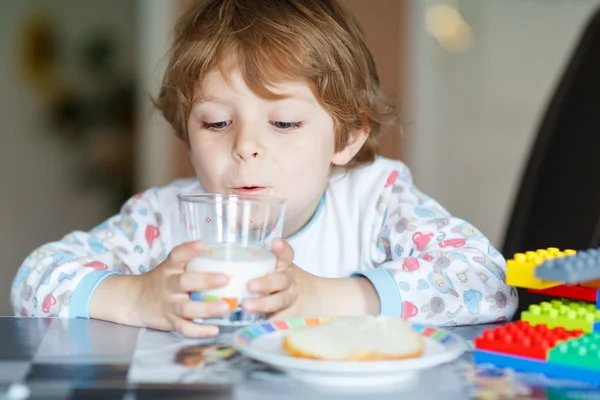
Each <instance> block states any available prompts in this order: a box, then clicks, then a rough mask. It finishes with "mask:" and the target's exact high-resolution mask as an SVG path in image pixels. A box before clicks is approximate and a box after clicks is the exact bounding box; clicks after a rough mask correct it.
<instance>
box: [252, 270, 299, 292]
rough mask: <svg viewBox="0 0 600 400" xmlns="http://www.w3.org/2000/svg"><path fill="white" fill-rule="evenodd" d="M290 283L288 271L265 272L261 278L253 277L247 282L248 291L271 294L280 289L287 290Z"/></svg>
mask: <svg viewBox="0 0 600 400" xmlns="http://www.w3.org/2000/svg"><path fill="white" fill-rule="evenodd" d="M291 285H292V276H291V272H290V271H280V272H274V273H272V274H267V275H265V276H263V277H262V278H257V279H253V280H251V281H250V282H248V291H250V293H254V294H263V295H266V294H271V293H274V292H279V291H282V290H287V289H288V288H289V287H290V286H291Z"/></svg>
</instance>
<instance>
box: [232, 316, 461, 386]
mask: <svg viewBox="0 0 600 400" xmlns="http://www.w3.org/2000/svg"><path fill="white" fill-rule="evenodd" d="M332 319H333V318H310V319H305V318H291V319H286V320H282V321H268V322H263V323H259V324H255V325H250V326H248V327H246V328H243V329H240V330H238V331H237V332H236V333H235V334H234V335H233V347H235V348H236V349H237V350H238V351H239V352H240V353H242V354H244V355H246V356H248V357H250V358H253V359H255V360H258V361H261V362H263V363H266V364H269V365H271V366H273V367H275V368H277V369H280V370H282V371H284V372H287V373H288V374H289V375H291V376H293V377H295V378H297V379H300V380H302V381H305V382H309V383H316V384H325V385H330V386H331V385H334V386H344V387H357V386H370V387H374V386H382V385H386V386H387V385H398V384H402V383H408V382H411V381H413V380H414V378H415V377H416V376H417V375H418V373H419V372H420V371H421V370H424V369H427V368H432V367H435V366H437V365H440V364H444V363H447V362H449V361H452V360H455V359H457V358H459V357H460V356H461V355H462V354H463V353H464V352H465V350H466V349H467V346H466V342H465V341H464V340H463V339H461V338H460V337H459V336H457V335H455V334H453V333H451V332H449V331H447V330H445V329H441V328H437V327H431V326H425V325H418V324H412V326H413V327H414V329H415V330H416V331H417V332H418V333H420V334H421V336H422V337H423V339H424V340H423V342H424V349H423V354H422V355H421V356H420V357H418V358H411V359H406V360H397V361H363V362H360V361H354V362H350V361H342V362H340V361H322V360H311V359H303V358H297V357H292V356H289V355H287V354H286V353H285V352H284V351H283V349H282V347H281V342H282V339H283V336H284V334H285V331H288V330H291V329H297V328H302V327H305V326H310V325H318V324H321V323H324V322H327V321H330V320H332Z"/></svg>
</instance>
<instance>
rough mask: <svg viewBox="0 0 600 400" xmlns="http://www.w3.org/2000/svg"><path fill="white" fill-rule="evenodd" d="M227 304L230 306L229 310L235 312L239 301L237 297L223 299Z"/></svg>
mask: <svg viewBox="0 0 600 400" xmlns="http://www.w3.org/2000/svg"><path fill="white" fill-rule="evenodd" d="M222 300H223V301H224V302H225V303H227V304H229V309H230V310H235V309H237V306H238V299H237V298H235V297H223V299H222Z"/></svg>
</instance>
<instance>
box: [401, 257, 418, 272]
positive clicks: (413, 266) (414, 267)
mask: <svg viewBox="0 0 600 400" xmlns="http://www.w3.org/2000/svg"><path fill="white" fill-rule="evenodd" d="M419 268H421V265H419V260H417V259H416V258H414V257H409V258H407V259H405V260H404V262H403V263H402V269H403V270H404V271H406V272H413V271H418V270H419Z"/></svg>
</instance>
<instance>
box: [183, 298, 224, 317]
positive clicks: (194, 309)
mask: <svg viewBox="0 0 600 400" xmlns="http://www.w3.org/2000/svg"><path fill="white" fill-rule="evenodd" d="M173 308H174V311H175V314H177V315H178V316H180V317H181V318H183V319H191V320H193V319H196V318H209V317H221V316H223V315H225V314H226V313H227V311H229V304H227V303H225V302H224V301H220V302H216V303H206V302H203V301H193V300H183V301H180V302H178V303H176V304H175V305H174V306H173Z"/></svg>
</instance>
